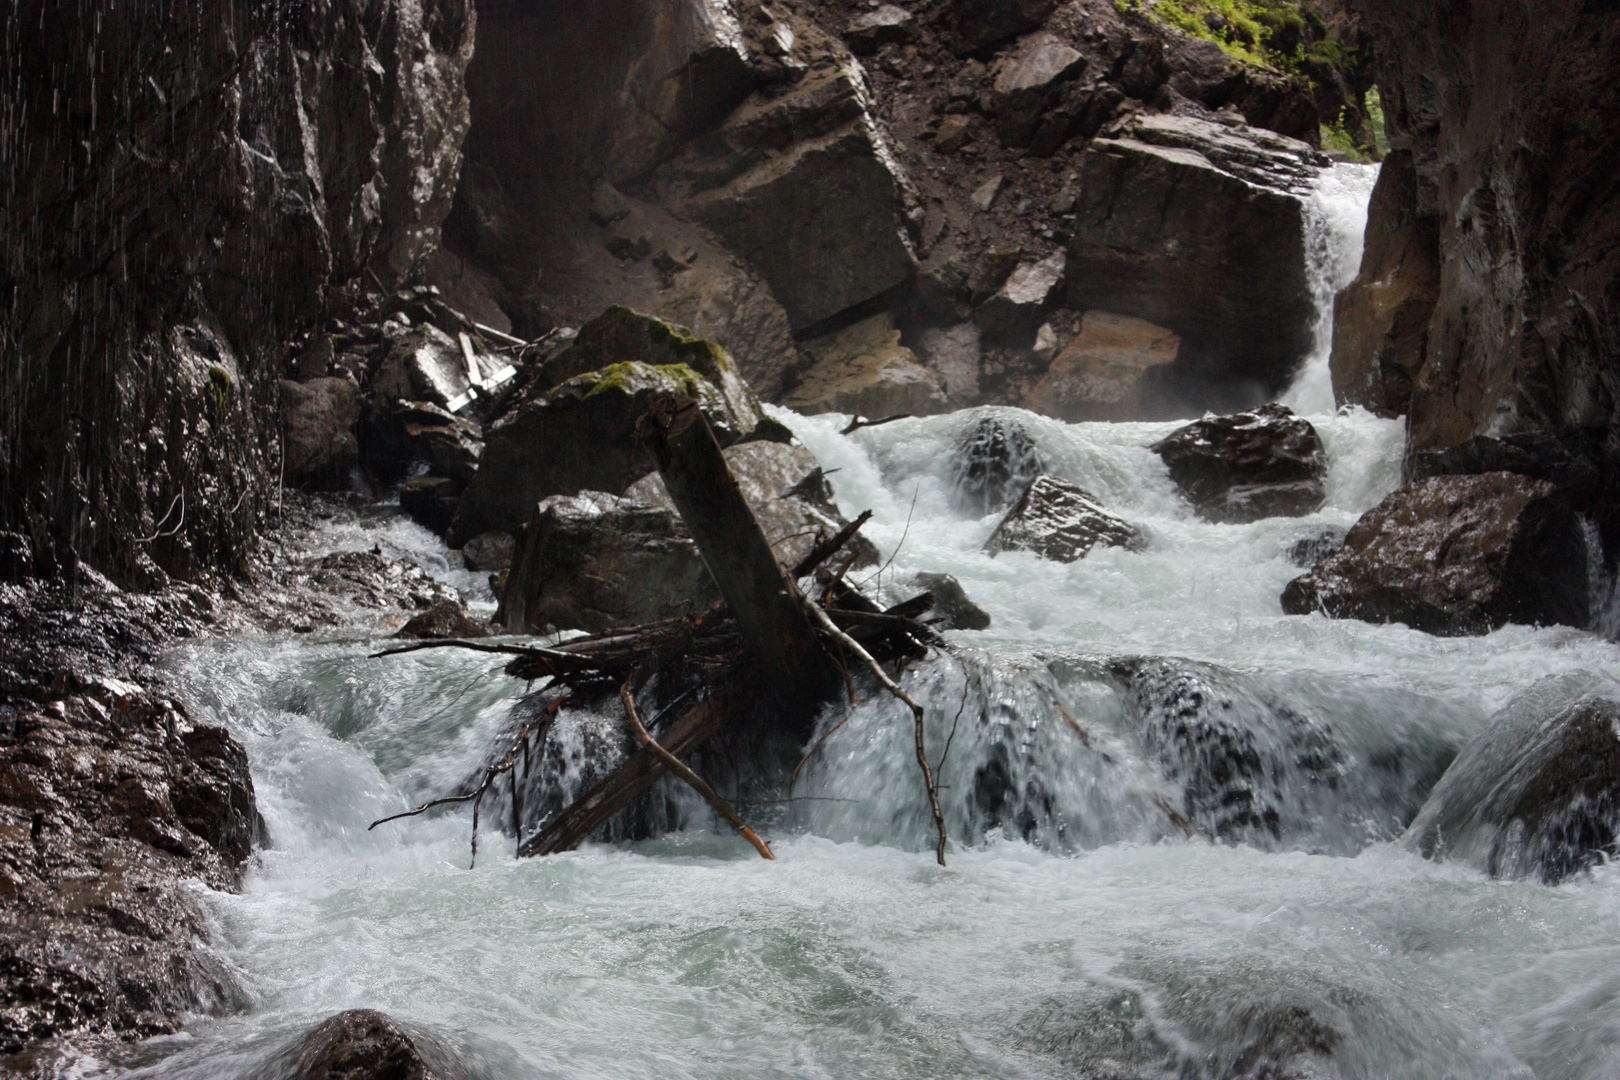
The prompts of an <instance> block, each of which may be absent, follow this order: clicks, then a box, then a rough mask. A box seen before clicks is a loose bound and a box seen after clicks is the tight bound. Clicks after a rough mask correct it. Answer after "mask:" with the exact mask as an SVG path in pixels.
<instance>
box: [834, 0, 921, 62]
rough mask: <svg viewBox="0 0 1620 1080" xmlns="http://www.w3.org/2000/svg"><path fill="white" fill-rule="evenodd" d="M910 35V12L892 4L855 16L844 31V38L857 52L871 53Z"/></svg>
mask: <svg viewBox="0 0 1620 1080" xmlns="http://www.w3.org/2000/svg"><path fill="white" fill-rule="evenodd" d="M910 36H911V12H909V11H907V10H906V9H905V8H903V7H898V6H896V5H894V4H883V5H881V6H879V7H878V8H877V9H876V10H873V11H869V12H867V13H866V14H864V15H857V16H855V17H854V18H853V19H851V20H850V21H849V27H848V28H847V29H846V30H845V31H844V40H845V41H847V42H849V47H850V48H851V49H852V50H853V51H855V52H857V53H873V52H876V51H877V50H878V49H879V48H881V47H882V46H884V45H889V44H893V43H895V42H899V41H904V40H906V39H907V38H908V37H910Z"/></svg>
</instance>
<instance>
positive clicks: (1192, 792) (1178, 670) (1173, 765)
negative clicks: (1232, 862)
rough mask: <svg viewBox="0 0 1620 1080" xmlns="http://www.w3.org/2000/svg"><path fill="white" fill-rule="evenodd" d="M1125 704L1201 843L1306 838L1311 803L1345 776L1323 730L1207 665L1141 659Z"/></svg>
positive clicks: (1340, 754)
mask: <svg viewBox="0 0 1620 1080" xmlns="http://www.w3.org/2000/svg"><path fill="white" fill-rule="evenodd" d="M1129 693H1130V697H1131V701H1132V705H1133V708H1134V709H1135V711H1136V713H1137V715H1138V717H1139V719H1140V722H1141V724H1142V734H1143V737H1144V739H1145V741H1146V743H1147V746H1148V748H1149V750H1150V751H1151V752H1153V753H1154V754H1156V755H1157V756H1158V758H1159V761H1160V764H1161V766H1162V768H1163V769H1164V773H1165V777H1166V779H1168V780H1170V781H1171V782H1172V783H1174V784H1176V785H1178V786H1180V787H1181V788H1182V789H1183V792H1184V795H1183V804H1182V807H1181V812H1182V813H1183V814H1184V815H1185V817H1186V819H1187V821H1189V822H1190V823H1191V824H1192V826H1193V827H1194V828H1196V829H1197V830H1198V831H1199V832H1200V833H1202V834H1203V835H1205V836H1209V837H1212V838H1216V839H1221V840H1228V841H1233V842H1243V843H1253V844H1259V845H1261V846H1268V845H1272V844H1275V843H1276V842H1277V841H1279V840H1282V839H1283V838H1284V837H1285V835H1286V836H1288V837H1289V838H1290V839H1294V838H1297V837H1299V836H1300V835H1301V834H1303V833H1306V832H1308V831H1309V826H1310V821H1309V818H1310V814H1311V804H1312V803H1313V801H1315V800H1316V798H1317V797H1318V796H1319V794H1321V793H1324V792H1331V791H1332V790H1333V789H1335V788H1336V787H1337V786H1338V785H1339V783H1340V782H1341V778H1342V776H1343V774H1344V773H1345V772H1346V763H1345V760H1344V754H1343V751H1341V750H1340V749H1339V747H1338V745H1337V744H1336V743H1335V742H1334V740H1333V738H1332V735H1331V732H1329V731H1328V730H1326V729H1325V728H1324V727H1323V726H1321V725H1320V724H1318V723H1317V722H1316V721H1314V720H1312V719H1311V718H1310V717H1308V716H1305V715H1303V714H1301V713H1299V712H1297V711H1295V710H1294V709H1291V708H1289V707H1288V706H1287V705H1284V704H1282V703H1281V702H1279V701H1274V700H1270V699H1268V698H1266V697H1263V696H1261V695H1260V694H1257V693H1256V692H1255V691H1253V690H1251V689H1250V688H1248V687H1246V686H1244V685H1242V684H1241V683H1240V682H1239V681H1238V680H1237V679H1235V678H1234V677H1232V676H1230V675H1228V674H1226V673H1223V672H1221V671H1219V670H1218V669H1215V668H1213V667H1210V666H1207V665H1201V664H1194V663H1191V662H1187V661H1150V662H1148V663H1145V664H1143V665H1142V666H1141V667H1140V668H1138V669H1137V671H1136V672H1135V673H1134V675H1133V676H1132V677H1131V681H1130V690H1129Z"/></svg>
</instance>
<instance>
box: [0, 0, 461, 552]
mask: <svg viewBox="0 0 1620 1080" xmlns="http://www.w3.org/2000/svg"><path fill="white" fill-rule="evenodd" d="M35 8H36V10H35V14H36V15H37V16H38V17H36V18H29V19H25V20H20V21H17V22H16V24H15V25H14V26H13V27H12V30H13V31H14V33H13V36H12V38H11V39H10V42H9V44H8V46H7V48H6V49H5V50H4V54H3V56H0V68H3V74H0V78H3V81H4V83H5V85H6V86H7V87H8V88H9V89H8V92H7V93H6V95H5V96H4V101H3V103H0V112H3V114H4V121H3V122H0V131H3V132H4V133H5V134H4V135H3V136H0V138H4V139H5V140H7V142H8V144H9V145H7V147H6V148H5V150H4V151H3V152H0V156H4V158H5V159H6V160H7V161H9V162H14V163H21V162H26V163H28V164H27V165H19V166H18V168H17V170H16V175H15V184H14V185H13V187H12V188H11V190H10V194H9V195H8V197H7V198H6V200H5V203H4V207H3V209H0V214H3V217H0V236H3V237H5V238H6V240H5V241H4V249H3V251H0V296H3V297H4V298H5V299H4V300H3V301H0V303H3V307H0V322H3V323H4V325H6V326H8V327H16V328H26V329H25V330H23V331H21V332H20V333H19V335H18V336H17V337H15V338H12V339H10V340H8V344H7V359H6V364H5V367H6V370H7V372H8V380H9V381H8V383H7V390H6V395H5V396H6V400H7V408H6V409H5V410H4V412H3V415H0V425H3V426H4V441H5V444H6V445H7V446H8V447H12V448H14V450H13V451H11V452H8V454H7V455H6V458H5V461H4V463H3V464H0V488H3V489H4V491H5V493H6V494H5V497H4V498H0V527H3V528H5V529H9V530H11V531H15V532H18V533H20V534H23V535H25V536H27V537H28V538H29V540H30V542H31V544H32V546H33V548H34V550H35V552H36V554H37V555H38V557H39V558H40V559H41V560H42V561H44V562H45V563H46V564H47V565H50V564H54V563H56V562H58V561H61V560H62V559H65V558H66V557H67V553H68V550H69V549H72V550H73V551H74V552H76V553H77V554H78V556H80V557H83V558H86V559H89V560H91V561H93V562H95V563H96V564H97V565H100V566H103V567H104V568H107V569H110V570H113V571H115V572H116V573H117V574H118V575H119V576H120V577H124V578H129V579H130V580H133V578H132V577H131V574H133V573H134V571H135V568H134V567H133V566H132V565H131V560H132V559H134V558H135V557H136V554H137V553H140V554H142V555H145V556H146V557H148V558H150V559H152V560H154V561H155V562H156V563H157V564H158V565H159V566H160V567H162V568H163V569H164V570H165V571H167V572H168V573H170V574H175V575H178V576H190V575H194V574H200V573H202V572H204V571H205V570H208V569H211V568H214V567H220V566H235V565H237V564H238V563H239V562H240V559H241V557H242V555H243V553H244V552H245V551H246V550H247V549H248V548H249V546H250V543H251V540H252V537H253V535H254V532H255V530H256V528H257V522H258V518H259V515H260V513H261V512H262V510H263V507H264V500H265V493H266V492H267V491H269V490H270V489H271V488H273V487H274V480H275V477H276V476H277V475H278V473H279V468H278V465H279V463H278V461H277V460H276V451H275V450H274V447H275V444H276V443H277V441H278V440H277V424H276V418H275V400H276V394H275V389H276V387H275V383H276V380H277V378H278V377H279V376H280V375H282V374H284V373H285V371H286V368H285V360H286V346H285V343H286V342H287V341H288V340H289V339H291V338H293V337H295V336H297V335H299V334H301V333H302V332H303V331H305V330H307V329H309V328H311V327H313V326H316V325H318V324H320V323H321V322H322V321H323V320H324V319H325V318H326V317H327V316H328V315H332V314H339V313H341V312H343V311H345V310H346V309H347V308H349V307H350V306H352V305H353V304H354V302H355V300H356V294H357V292H358V290H357V289H356V288H355V287H354V283H355V282H359V281H362V280H364V281H367V282H369V281H370V280H371V276H370V275H372V274H374V275H376V277H377V279H378V280H380V281H381V282H383V283H384V284H385V287H388V288H391V287H393V286H394V285H395V284H397V283H398V282H399V281H400V280H401V279H402V278H404V277H405V276H407V275H408V274H410V273H412V272H414V271H415V270H416V269H417V268H419V267H420V266H421V265H422V263H423V261H424V260H425V259H426V257H427V255H428V253H429V252H431V251H432V250H433V247H434V246H435V244H436V242H437V238H438V225H439V222H440V220H442V218H443V217H444V215H445V214H446V213H447V212H448V209H449V204H450V196H451V193H452V192H453V190H454V186H455V182H456V176H457V173H458V172H459V168H460V150H459V147H460V143H461V138H462V136H463V134H464V133H465V131H466V125H467V99H466V95H465V92H464V89H463V86H462V72H463V70H464V69H465V67H466V64H467V62H468V59H469V57H470V55H471V48H472V36H473V30H474V17H473V11H472V5H471V3H470V2H468V0H448V2H435V3H432V4H425V3H422V2H420V0H386V2H384V3H382V4H381V5H367V4H359V3H353V2H348V0H341V2H337V0H334V2H323V3H294V2H291V0H275V2H267V3H256V4H249V5H231V4H206V5H189V6H185V5H182V6H174V5H156V6H153V5H118V6H116V7H110V8H107V9H106V10H102V11H98V13H97V17H96V18H94V19H85V18H82V17H81V16H82V11H81V10H80V8H79V6H78V5H76V4H73V3H67V2H65V0H46V2H44V3H41V4H39V5H35ZM92 63H93V64H94V71H93V72H92V70H91V69H90V67H89V66H88V65H90V64H92ZM67 86H73V87H75V88H76V89H75V90H74V91H73V93H72V94H71V95H70V98H64V96H63V88H64V87H67ZM53 103H55V104H54V105H53ZM120 267H130V268H133V267H140V268H141V269H140V272H139V273H134V272H129V273H125V272H123V271H121V270H119V269H118V268H120ZM69 357H71V358H72V359H71V361H70V360H69V359H68V358H69ZM113 387H117V388H118V390H117V392H116V393H115V392H112V389H111V388H113ZM63 476H73V477H78V478H81V479H80V480H79V481H77V482H75V483H67V482H64V481H62V480H61V477H63ZM182 492H183V493H184V494H185V497H186V498H185V502H186V506H187V507H188V510H187V513H186V516H185V521H184V524H183V525H182V526H181V527H179V528H178V529H176V526H175V516H171V518H170V522H169V523H168V524H166V525H163V526H159V525H158V522H159V521H160V520H161V519H162V518H163V516H164V513H165V511H166V510H167V509H168V508H169V507H170V506H171V505H175V504H176V500H177V499H178V497H179V495H180V494H181V493H182ZM165 529H169V530H174V532H173V535H172V536H167V537H164V538H163V539H164V540H165V542H164V543H162V544H157V543H155V542H154V543H153V544H152V545H151V547H150V548H149V549H143V548H142V547H141V546H139V545H134V544H131V543H129V541H130V540H132V539H133V538H135V537H141V536H150V535H152V534H153V533H155V532H161V531H163V530H165Z"/></svg>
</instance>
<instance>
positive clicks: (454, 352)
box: [371, 324, 472, 408]
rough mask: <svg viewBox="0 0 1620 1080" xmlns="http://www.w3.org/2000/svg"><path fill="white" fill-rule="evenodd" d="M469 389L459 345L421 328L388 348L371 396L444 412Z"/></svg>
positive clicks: (439, 332) (433, 330) (430, 328)
mask: <svg viewBox="0 0 1620 1080" xmlns="http://www.w3.org/2000/svg"><path fill="white" fill-rule="evenodd" d="M471 385H472V383H471V382H470V381H469V380H468V377H467V358H466V357H465V356H464V355H462V351H461V343H460V342H458V341H456V339H455V338H453V337H451V336H450V335H449V334H446V333H445V332H444V331H443V330H440V329H439V328H438V327H436V326H433V325H431V324H423V325H421V326H418V327H416V328H415V329H414V330H411V331H410V332H408V333H406V334H403V335H401V336H399V337H397V338H395V339H394V341H393V342H392V343H391V344H390V345H389V348H388V355H387V356H385V357H384V358H383V362H382V365H381V366H380V367H378V369H377V374H376V375H375V376H373V377H372V380H371V392H372V394H373V396H375V397H376V398H378V399H380V400H382V401H427V402H431V403H432V404H434V405H437V406H439V407H440V408H446V407H448V406H449V404H450V403H451V402H452V401H455V400H456V399H457V398H459V397H461V396H462V395H464V394H465V393H466V392H467V388H468V387H469V386H471Z"/></svg>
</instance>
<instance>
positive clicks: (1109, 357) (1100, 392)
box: [1024, 311, 1181, 423]
mask: <svg viewBox="0 0 1620 1080" xmlns="http://www.w3.org/2000/svg"><path fill="white" fill-rule="evenodd" d="M1180 349H1181V338H1179V337H1177V336H1176V335H1175V334H1174V333H1172V332H1171V331H1169V330H1166V329H1164V328H1163V327H1161V326H1154V325H1153V324H1152V323H1150V322H1147V321H1145V320H1143V319H1133V318H1130V317H1129V316H1126V315H1115V314H1112V313H1111V312H1107V311H1088V312H1086V314H1085V317H1084V319H1083V320H1082V322H1081V327H1080V333H1078V334H1077V335H1075V337H1074V338H1073V340H1071V341H1070V342H1069V343H1068V344H1067V345H1065V346H1064V347H1063V351H1062V352H1060V353H1058V355H1057V356H1055V357H1053V358H1052V363H1051V365H1050V366H1049V367H1048V368H1047V370H1046V374H1045V376H1043V377H1042V379H1041V381H1040V382H1038V383H1037V384H1036V385H1035V387H1034V388H1033V389H1032V390H1031V391H1030V393H1029V396H1028V397H1027V398H1026V399H1025V401H1024V405H1025V407H1026V408H1029V409H1031V410H1033V411H1035V412H1038V413H1042V414H1044V415H1046V416H1055V417H1057V418H1058V419H1059V420H1067V421H1069V422H1070V423H1079V422H1082V421H1088V420H1131V419H1141V418H1143V417H1144V416H1147V415H1149V414H1151V412H1152V409H1153V405H1154V392H1153V386H1154V382H1155V380H1156V379H1158V378H1161V377H1163V376H1164V375H1166V374H1167V373H1168V372H1169V370H1170V366H1171V365H1172V364H1174V363H1175V362H1176V355H1177V353H1178V352H1180Z"/></svg>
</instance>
